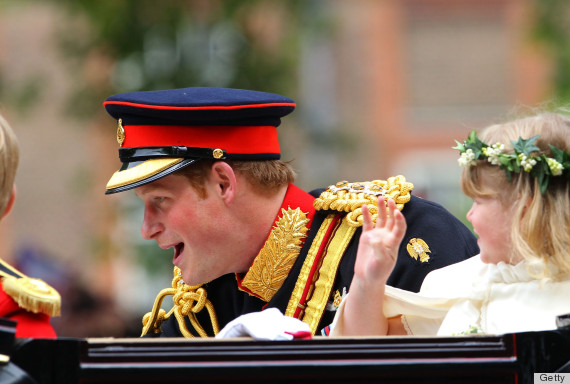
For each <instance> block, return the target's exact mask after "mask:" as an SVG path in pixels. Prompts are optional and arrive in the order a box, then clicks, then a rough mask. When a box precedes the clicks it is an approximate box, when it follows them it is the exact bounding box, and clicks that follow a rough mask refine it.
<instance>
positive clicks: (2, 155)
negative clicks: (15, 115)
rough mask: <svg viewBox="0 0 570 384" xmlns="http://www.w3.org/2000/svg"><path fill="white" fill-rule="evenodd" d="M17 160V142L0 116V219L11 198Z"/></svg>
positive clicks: (10, 129)
mask: <svg viewBox="0 0 570 384" xmlns="http://www.w3.org/2000/svg"><path fill="white" fill-rule="evenodd" d="M18 160H19V149H18V140H17V139H16V135H15V134H14V132H13V131H12V128H10V125H9V124H8V122H7V121H6V120H5V119H4V118H3V117H2V116H1V115H0V217H2V215H3V214H4V212H5V211H6V207H7V205H8V201H10V197H11V196H12V189H13V187H14V180H15V178H16V169H17V168H18Z"/></svg>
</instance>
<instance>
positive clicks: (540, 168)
mask: <svg viewBox="0 0 570 384" xmlns="http://www.w3.org/2000/svg"><path fill="white" fill-rule="evenodd" d="M539 136H540V135H536V136H534V137H531V138H530V139H527V140H524V139H523V138H521V137H519V139H518V140H517V141H511V143H512V144H513V149H514V153H503V151H504V149H505V145H504V144H501V143H496V144H493V145H491V146H489V145H487V144H486V143H484V142H482V141H481V140H479V138H478V137H477V132H475V131H472V132H471V134H470V135H469V137H468V138H467V140H465V141H464V142H463V143H460V142H458V141H457V140H455V142H456V143H457V146H455V147H453V149H457V150H459V153H460V154H461V156H460V157H459V159H458V160H457V162H458V163H459V165H461V166H462V167H470V166H472V165H477V160H480V159H484V158H487V161H489V162H490V163H491V164H493V165H498V166H499V167H500V168H502V169H504V170H505V173H506V174H507V179H508V180H509V182H511V179H512V174H513V172H514V173H520V172H521V170H522V171H525V172H528V173H529V175H530V176H531V177H535V178H536V179H537V180H538V184H539V185H540V192H541V193H542V194H543V195H544V193H545V192H546V189H547V188H548V183H549V182H550V178H551V177H556V176H562V177H566V178H567V179H570V154H569V153H568V152H566V151H564V150H562V149H559V148H556V147H554V146H552V145H548V146H549V147H550V149H551V150H552V154H553V155H554V157H553V158H552V157H547V156H546V155H545V154H540V155H534V154H532V152H537V151H540V148H538V147H537V146H536V145H535V142H536V140H537V139H538V137H539Z"/></svg>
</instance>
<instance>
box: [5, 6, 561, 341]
mask: <svg viewBox="0 0 570 384" xmlns="http://www.w3.org/2000/svg"><path fill="white" fill-rule="evenodd" d="M569 4H570V3H569V2H567V1H565V0H478V1H472V0H398V1H395V0H350V1H348V0H344V1H343V0H259V1H257V0H195V1H193V0H162V1H160V2H158V1H155V0H95V1H93V0H39V1H34V0H0V113H2V114H3V115H4V116H5V117H6V118H7V120H8V121H9V122H10V124H11V125H12V127H13V129H14V130H15V132H16V134H17V135H18V137H19V140H20V148H21V161H20V166H19V170H18V176H17V180H16V182H17V186H18V198H17V200H16V205H15V208H14V210H13V211H12V213H11V214H10V215H9V216H8V217H7V218H6V220H3V221H2V222H1V223H0V242H1V247H0V257H1V258H2V259H5V260H7V261H9V262H10V263H12V264H13V265H15V266H16V267H18V268H20V269H21V270H22V271H23V272H25V273H26V274H28V275H31V276H33V277H39V278H42V279H44V280H45V281H47V282H48V283H50V284H51V285H53V286H54V287H56V288H57V289H58V290H59V292H60V293H61V295H62V297H63V309H62V316H61V317H59V318H55V319H54V320H53V324H54V327H55V328H56V331H57V332H58V334H59V335H60V336H73V337H104V336H114V337H123V336H134V337H137V336H139V334H140V330H141V318H142V315H143V314H144V313H146V312H148V311H150V310H151V308H152V304H153V302H154V298H155V296H156V294H157V293H158V292H159V291H160V290H161V289H162V288H166V287H169V286H170V281H171V279H172V263H171V260H172V255H171V252H170V251H169V252H163V251H161V250H160V249H159V248H158V247H157V246H156V244H155V242H154V241H144V240H142V238H141V236H140V225H141V221H142V204H141V203H140V202H139V201H138V199H137V198H136V197H135V195H134V193H133V192H132V191H130V192H126V193H120V194H117V195H111V196H105V195H104V191H105V184H106V183H107V180H108V178H109V177H110V176H111V174H112V173H113V172H114V171H115V170H117V169H118V167H119V160H118V156H117V148H118V144H117V142H116V139H115V132H116V122H115V121H114V120H113V119H111V118H110V117H109V116H108V115H107V114H106V113H105V111H104V109H103V106H102V102H103V100H104V99H105V98H106V97H108V96H110V95H112V94H115V93H120V92H129V91H142V90H157V89H167V88H182V87H189V86H216V87H232V88H246V89H254V90H260V91H267V92H274V93H280V94H283V95H286V96H289V97H291V98H293V99H294V100H295V101H296V102H297V104H298V107H297V109H296V110H295V112H294V113H293V114H292V115H290V116H288V117H286V118H285V119H284V120H283V123H282V125H281V126H280V127H279V134H280V140H281V143H282V158H283V159H284V160H293V165H294V167H295V169H296V170H297V171H298V174H299V178H298V183H297V184H298V185H299V186H300V187H302V188H304V189H306V190H311V189H313V188H318V187H323V186H328V185H330V184H334V183H336V182H337V181H340V180H350V181H365V180H372V179H386V178H387V177H389V176H394V175H398V174H402V175H405V176H406V178H407V180H408V181H410V182H412V183H414V185H415V189H414V193H415V194H416V195H419V196H422V197H425V198H428V199H431V200H434V201H437V202H439V203H441V204H443V205H444V206H445V207H446V208H448V209H449V210H450V211H452V212H453V213H454V214H455V215H456V216H457V217H458V218H460V219H462V220H464V217H465V213H466V212H467V210H468V208H469V207H470V201H469V200H467V199H466V198H464V197H463V196H462V194H461V192H460V190H459V186H458V177H459V173H460V169H459V167H458V166H457V162H456V159H457V157H458V155H457V152H456V151H455V150H452V149H451V147H452V146H453V145H455V143H454V139H457V140H463V139H464V138H465V137H466V136H467V134H468V133H469V132H470V131H471V130H472V129H480V128H483V127H484V126H486V125H488V124H490V123H493V122H497V121H502V120H504V119H505V118H506V117H508V116H509V115H511V114H512V113H513V110H515V109H525V108H528V107H536V106H540V105H542V104H544V103H549V104H564V103H565V102H567V101H568V98H569V96H570V43H569V38H570V30H569V28H570V5H569ZM164 305H165V306H168V305H169V304H168V303H165V304H164Z"/></svg>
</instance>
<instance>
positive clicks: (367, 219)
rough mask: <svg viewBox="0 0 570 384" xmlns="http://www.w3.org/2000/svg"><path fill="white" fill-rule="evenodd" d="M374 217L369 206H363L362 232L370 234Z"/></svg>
mask: <svg viewBox="0 0 570 384" xmlns="http://www.w3.org/2000/svg"><path fill="white" fill-rule="evenodd" d="M373 227H374V226H373V224H372V215H371V214H370V210H369V209H368V206H367V205H363V206H362V231H363V232H368V231H370V230H372V228H373Z"/></svg>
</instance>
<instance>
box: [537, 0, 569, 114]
mask: <svg viewBox="0 0 570 384" xmlns="http://www.w3.org/2000/svg"><path fill="white" fill-rule="evenodd" d="M533 4H534V11H535V12H534V17H535V20H536V24H535V27H534V29H533V37H534V38H536V39H537V40H538V41H539V42H540V43H543V44H545V45H546V46H547V48H549V50H550V53H551V54H552V57H553V59H554V61H555V65H556V71H555V78H554V86H553V90H554V93H555V95H554V96H555V97H556V98H557V99H558V101H559V102H560V103H561V104H566V103H568V102H570V2H569V1H568V0H533Z"/></svg>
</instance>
